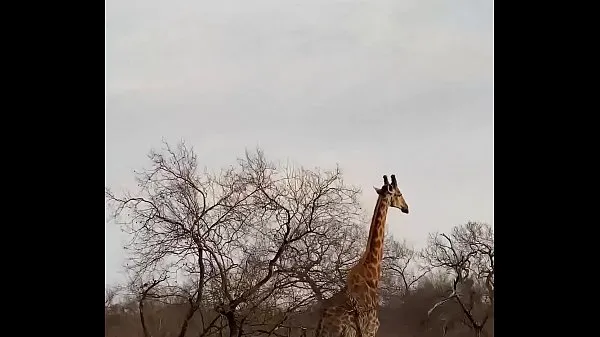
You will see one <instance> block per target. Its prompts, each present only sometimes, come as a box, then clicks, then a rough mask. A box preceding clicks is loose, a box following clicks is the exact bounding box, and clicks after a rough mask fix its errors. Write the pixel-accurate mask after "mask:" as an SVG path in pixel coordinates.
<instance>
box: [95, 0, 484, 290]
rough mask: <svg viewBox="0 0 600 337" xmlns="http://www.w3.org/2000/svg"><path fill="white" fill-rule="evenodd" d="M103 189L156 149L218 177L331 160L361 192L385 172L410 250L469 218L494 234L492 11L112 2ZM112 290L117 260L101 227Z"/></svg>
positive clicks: (434, 3)
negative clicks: (253, 154) (244, 160)
mask: <svg viewBox="0 0 600 337" xmlns="http://www.w3.org/2000/svg"><path fill="white" fill-rule="evenodd" d="M106 138H107V140H106V183H107V185H108V186H111V187H116V188H120V187H130V186H132V183H133V179H132V178H133V177H132V170H133V169H136V168H140V167H143V166H144V165H145V164H146V162H145V154H146V153H147V151H148V150H149V149H150V148H151V147H157V146H160V141H161V139H162V138H165V139H167V140H168V141H170V142H176V141H178V140H180V139H184V140H186V142H188V143H190V144H192V145H194V147H195V149H196V150H197V152H198V153H199V154H200V155H201V158H202V160H203V162H204V163H205V164H206V165H208V166H211V167H215V168H216V167H219V166H221V165H224V164H228V163H230V162H232V161H234V160H235V158H236V157H237V156H239V155H242V154H243V151H244V148H246V147H250V148H252V147H255V146H256V145H260V146H261V147H262V148H263V149H265V151H266V153H267V155H268V156H269V157H271V158H273V159H281V160H286V159H288V158H289V159H291V160H293V161H296V162H298V163H300V164H302V165H305V166H317V165H319V166H326V167H331V166H333V165H335V163H339V164H340V165H341V167H342V168H343V169H344V170H345V172H346V175H347V180H348V181H349V182H351V183H353V184H357V185H360V186H361V187H363V189H364V191H365V193H364V204H365V207H366V208H367V211H368V212H370V211H371V208H372V207H373V205H374V200H375V195H374V194H373V192H372V191H371V187H370V186H372V185H378V184H380V179H381V177H380V176H381V175H382V174H384V173H387V174H390V173H396V174H397V175H398V177H399V181H400V183H401V185H402V189H403V190H404V193H405V195H406V197H407V200H408V202H409V203H410V205H411V208H412V209H411V214H410V215H406V216H405V215H400V214H395V212H390V216H389V217H390V218H389V223H390V227H391V228H392V231H393V232H394V233H395V234H396V235H398V236H401V237H406V238H407V239H408V240H409V241H411V242H413V243H415V244H416V245H421V244H422V243H423V241H424V239H425V237H426V235H427V233H428V232H430V231H435V230H441V231H443V230H448V229H449V228H450V227H451V226H453V225H456V224H460V223H463V222H465V221H467V220H469V219H472V220H481V221H486V222H489V223H492V224H493V2H492V1H491V0H485V1H475V0H459V1H452V2H449V1H442V0H409V1H391V0H386V1H331V0H318V1H317V0H308V1H281V0H278V1H275V0H269V1H267V0H260V1H232V0H223V1H216V2H215V1H198V0H196V1H191V0H185V1H182V0H177V1H158V0H151V1H148V0H146V1H139V0H124V1H115V0H108V1H107V13H106ZM106 231H107V234H106V257H107V261H106V273H107V276H106V277H107V282H112V281H114V280H116V279H118V278H119V276H118V274H117V270H119V266H120V264H121V261H122V258H123V253H122V251H121V249H120V248H119V247H120V244H119V241H120V240H122V239H123V237H119V234H118V231H117V230H115V228H114V226H111V225H110V224H109V225H107V230H106Z"/></svg>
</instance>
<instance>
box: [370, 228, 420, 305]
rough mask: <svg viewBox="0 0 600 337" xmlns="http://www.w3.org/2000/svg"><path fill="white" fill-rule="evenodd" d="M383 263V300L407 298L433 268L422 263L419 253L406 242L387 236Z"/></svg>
mask: <svg viewBox="0 0 600 337" xmlns="http://www.w3.org/2000/svg"><path fill="white" fill-rule="evenodd" d="M386 236H387V237H386V239H385V244H384V245H385V246H384V255H383V261H382V283H381V292H382V298H383V299H384V300H385V299H387V300H389V299H390V298H392V297H396V296H400V297H402V296H405V295H407V294H408V293H409V292H410V291H411V289H413V288H414V287H415V286H416V285H417V284H418V282H419V281H420V280H421V279H423V277H425V276H426V275H427V274H428V273H429V271H430V270H431V267H429V266H428V265H427V264H425V263H423V261H421V258H420V256H419V254H418V252H417V251H415V250H414V249H413V248H411V247H408V245H407V243H406V241H398V240H396V239H395V238H394V237H393V236H392V235H390V234H387V235H386Z"/></svg>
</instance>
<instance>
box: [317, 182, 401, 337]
mask: <svg viewBox="0 0 600 337" xmlns="http://www.w3.org/2000/svg"><path fill="white" fill-rule="evenodd" d="M391 180H392V181H391V183H390V182H389V181H388V177H387V176H386V175H384V176H383V186H382V187H381V188H375V191H376V192H377V194H378V198H377V203H376V204H375V210H374V211H373V218H372V219H371V226H370V229H369V238H368V240H367V246H366V248H365V251H364V253H363V255H362V257H361V258H360V260H359V261H358V263H357V264H356V265H355V266H354V267H352V268H351V269H350V271H349V272H348V275H347V277H346V286H345V287H344V289H342V291H340V292H338V293H337V294H335V295H334V296H332V297H331V298H330V299H328V300H327V301H325V303H324V306H323V309H322V311H321V318H320V319H319V323H318V326H317V331H316V337H374V336H375V335H376V334H377V330H379V317H378V315H377V314H378V312H377V311H378V309H379V294H378V287H379V280H380V277H381V260H382V258H383V238H384V236H385V221H386V219H387V212H388V208H389V207H393V208H398V209H400V211H402V213H405V214H408V204H407V203H406V200H404V196H403V195H402V192H400V189H399V188H398V182H397V180H396V176H395V175H393V174H392V175H391Z"/></svg>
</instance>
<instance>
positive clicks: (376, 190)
mask: <svg viewBox="0 0 600 337" xmlns="http://www.w3.org/2000/svg"><path fill="white" fill-rule="evenodd" d="M373 188H374V189H375V192H377V194H382V193H383V190H382V189H380V188H377V187H375V186H373Z"/></svg>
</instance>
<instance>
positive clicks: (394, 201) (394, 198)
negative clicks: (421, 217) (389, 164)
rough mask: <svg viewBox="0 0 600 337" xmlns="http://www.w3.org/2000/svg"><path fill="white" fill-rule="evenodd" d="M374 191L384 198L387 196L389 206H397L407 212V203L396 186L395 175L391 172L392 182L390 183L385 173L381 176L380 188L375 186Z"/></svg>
mask: <svg viewBox="0 0 600 337" xmlns="http://www.w3.org/2000/svg"><path fill="white" fill-rule="evenodd" d="M375 191H377V194H379V195H380V196H382V197H384V198H388V200H389V202H390V206H392V207H395V208H399V209H400V210H401V211H402V213H406V214H408V204H407V203H406V200H404V197H403V196H402V192H400V189H399V188H398V182H397V181H396V176H395V175H393V174H392V183H391V184H390V183H389V181H388V177H387V176H386V175H384V176H383V186H382V187H381V188H377V187H375Z"/></svg>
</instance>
